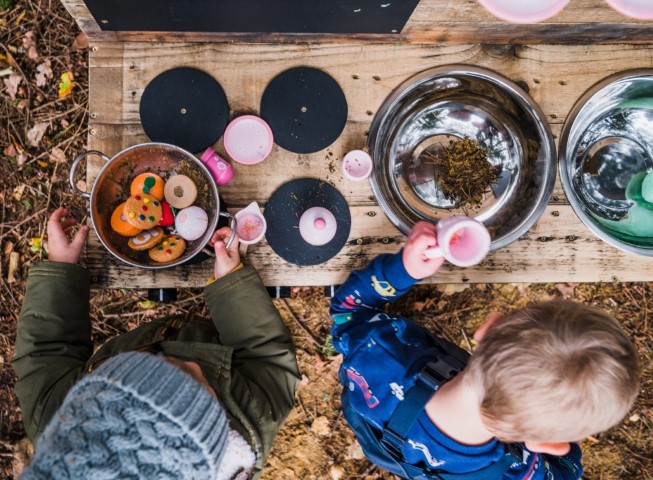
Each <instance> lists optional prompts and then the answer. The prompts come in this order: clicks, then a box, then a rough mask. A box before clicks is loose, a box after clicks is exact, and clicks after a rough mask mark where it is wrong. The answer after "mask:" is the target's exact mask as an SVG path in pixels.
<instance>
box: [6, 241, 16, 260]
mask: <svg viewBox="0 0 653 480" xmlns="http://www.w3.org/2000/svg"><path fill="white" fill-rule="evenodd" d="M13 249H14V242H11V241H9V242H7V243H6V244H5V249H4V252H5V256H7V257H8V256H9V254H10V253H11V252H12V251H13Z"/></svg>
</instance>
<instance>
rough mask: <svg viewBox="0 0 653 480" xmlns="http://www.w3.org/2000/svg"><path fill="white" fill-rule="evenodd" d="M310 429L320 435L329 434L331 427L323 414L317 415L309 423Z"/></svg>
mask: <svg viewBox="0 0 653 480" xmlns="http://www.w3.org/2000/svg"><path fill="white" fill-rule="evenodd" d="M311 431H312V432H313V433H315V434H317V435H320V436H322V437H323V436H326V435H329V434H330V433H331V427H329V419H328V418H327V417H325V416H321V417H317V418H316V419H315V420H313V423H312V424H311Z"/></svg>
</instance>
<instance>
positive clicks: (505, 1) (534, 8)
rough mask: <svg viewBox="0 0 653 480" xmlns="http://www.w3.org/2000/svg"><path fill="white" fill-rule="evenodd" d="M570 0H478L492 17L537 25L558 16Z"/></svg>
mask: <svg viewBox="0 0 653 480" xmlns="http://www.w3.org/2000/svg"><path fill="white" fill-rule="evenodd" d="M569 1H570V0H537V1H535V0H478V3H480V4H481V5H482V6H483V7H485V9H486V10H487V11H489V12H490V13H491V14H492V15H494V16H496V17H499V18H500V19H502V20H506V21H508V22H512V23H536V22H541V21H543V20H546V19H547V18H550V17H552V16H554V15H556V14H557V13H558V12H560V10H562V9H563V8H565V6H567V4H568V3H569Z"/></svg>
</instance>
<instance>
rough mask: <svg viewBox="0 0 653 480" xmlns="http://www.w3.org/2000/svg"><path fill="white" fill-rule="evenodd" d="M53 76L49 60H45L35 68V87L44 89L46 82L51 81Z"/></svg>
mask: <svg viewBox="0 0 653 480" xmlns="http://www.w3.org/2000/svg"><path fill="white" fill-rule="evenodd" d="M53 76H54V74H53V73H52V66H51V64H50V60H46V61H45V62H43V63H42V64H40V65H39V66H38V67H36V86H37V87H45V86H46V85H47V84H48V80H51V79H52V77H53Z"/></svg>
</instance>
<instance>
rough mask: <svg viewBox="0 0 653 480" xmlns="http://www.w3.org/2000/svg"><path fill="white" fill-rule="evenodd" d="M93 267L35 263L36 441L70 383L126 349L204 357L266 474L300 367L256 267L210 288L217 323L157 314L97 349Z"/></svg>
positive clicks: (27, 409) (29, 378)
mask: <svg viewBox="0 0 653 480" xmlns="http://www.w3.org/2000/svg"><path fill="white" fill-rule="evenodd" d="M89 297H90V285H89V274H88V271H87V270H86V269H85V268H82V267H80V266H78V265H72V264H67V263H57V262H43V263H39V264H36V265H34V266H33V267H32V268H31V269H30V273H29V277H28V279H27V292H26V294H25V301H24V304H23V308H22V310H21V313H20V318H19V322H18V331H17V335H16V353H15V355H14V359H13V367H14V370H15V371H16V375H17V376H18V382H17V383H16V395H17V396H18V401H19V403H20V406H21V409H22V412H23V421H24V424H25V429H26V431H27V434H28V436H29V437H30V438H31V439H32V440H33V441H37V440H38V437H39V435H40V434H41V433H42V432H43V430H44V429H45V427H46V426H47V424H48V422H49V421H50V419H51V418H52V416H53V415H54V413H55V412H56V411H57V409H58V408H59V406H60V405H61V404H62V403H63V400H64V398H65V396H66V394H67V393H68V391H69V390H70V388H71V387H72V386H73V385H74V384H75V383H76V382H77V381H78V380H79V379H80V378H81V377H82V376H83V375H84V374H85V373H87V372H89V371H91V370H92V369H94V368H95V367H97V366H98V365H99V364H101V362H103V361H104V360H106V359H107V358H110V357H111V356H113V355H117V354H119V353H121V352H126V351H133V350H140V351H146V352H147V351H149V352H153V353H158V352H162V353H163V354H164V355H169V356H172V357H175V358H178V359H180V360H183V361H193V362H197V363H198V364H199V365H200V367H201V369H202V373H203V374H204V376H205V377H206V379H207V380H208V382H209V384H210V385H211V387H212V388H213V389H214V390H215V392H216V393H217V395H218V398H219V399H220V401H221V402H222V404H223V406H224V407H225V410H226V411H227V414H228V416H229V420H230V425H231V428H233V429H235V430H237V431H238V432H239V433H240V434H241V435H243V437H244V438H245V439H247V440H248V442H249V443H250V445H251V446H252V449H253V450H254V452H256V454H257V461H256V466H255V475H254V477H258V475H259V474H260V471H261V468H262V467H263V462H264V460H265V457H266V456H267V454H268V453H269V451H270V448H271V446H272V441H273V439H274V437H275V435H276V433H277V431H278V430H279V427H280V426H281V424H282V423H283V421H284V420H285V418H286V417H287V415H288V413H289V412H290V410H291V409H292V407H293V405H294V401H295V390H296V388H297V386H298V384H299V379H300V376H299V369H298V367H297V361H296V358H295V353H294V349H293V347H292V343H291V339H290V335H289V333H288V331H287V330H286V328H285V326H284V325H283V322H282V321H281V318H280V316H279V312H278V311H277V310H276V308H275V306H274V304H273V303H272V301H271V300H270V297H269V296H268V294H267V292H266V290H265V287H264V286H263V284H262V283H261V280H260V279H259V277H258V275H257V273H256V271H255V270H254V269H253V268H252V267H245V268H243V269H240V270H237V271H235V272H233V273H230V274H229V275H226V276H225V277H223V278H221V279H219V280H217V281H215V282H213V283H212V284H210V285H208V286H207V287H205V289H204V297H205V300H206V304H207V306H208V308H209V310H210V312H211V318H212V321H208V320H203V319H192V320H190V321H187V322H185V321H183V320H182V319H179V318H175V319H167V320H155V321H152V322H150V323H147V324H145V325H141V326H140V327H138V328H136V329H134V330H132V331H130V332H127V333H124V334H122V335H119V336H117V337H115V338H113V339H111V340H109V341H108V342H107V343H105V344H104V345H103V346H102V347H100V348H99V349H98V350H97V351H96V352H95V353H94V352H93V343H92V341H91V320H90V317H89Z"/></svg>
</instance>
